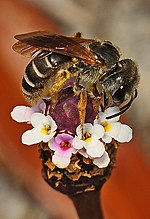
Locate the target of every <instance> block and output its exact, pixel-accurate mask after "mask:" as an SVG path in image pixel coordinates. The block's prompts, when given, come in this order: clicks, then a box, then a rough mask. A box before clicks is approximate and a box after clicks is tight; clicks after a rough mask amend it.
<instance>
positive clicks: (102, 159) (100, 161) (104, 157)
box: [93, 151, 110, 168]
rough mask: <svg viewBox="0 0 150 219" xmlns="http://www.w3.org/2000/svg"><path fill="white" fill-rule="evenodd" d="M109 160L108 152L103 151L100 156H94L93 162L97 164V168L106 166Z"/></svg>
mask: <svg viewBox="0 0 150 219" xmlns="http://www.w3.org/2000/svg"><path fill="white" fill-rule="evenodd" d="M109 162H110V158H109V156H108V153H107V152H106V151H105V152H104V154H103V155H102V156H101V157H98V158H95V159H94V160H93V163H94V164H95V165H96V166H98V167H99V168H104V167H107V166H108V164H109Z"/></svg>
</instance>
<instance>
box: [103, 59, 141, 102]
mask: <svg viewBox="0 0 150 219" xmlns="http://www.w3.org/2000/svg"><path fill="white" fill-rule="evenodd" d="M138 82H139V75H138V70H137V66H136V64H135V62H133V61H132V60H131V59H124V60H121V61H119V62H118V63H117V64H116V65H115V67H114V68H113V69H112V70H111V71H109V72H107V73H106V74H104V75H103V77H102V78H101V83H102V84H103V88H104V91H105V92H106V94H108V95H110V96H111V97H112V98H113V102H114V105H118V106H119V105H120V104H122V103H123V102H124V101H126V100H128V99H129V98H132V96H134V94H135V90H136V87H137V85H138Z"/></svg>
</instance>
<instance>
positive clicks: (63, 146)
mask: <svg viewBox="0 0 150 219" xmlns="http://www.w3.org/2000/svg"><path fill="white" fill-rule="evenodd" d="M60 145H61V148H71V144H70V143H69V142H65V141H62V142H61V143H60Z"/></svg>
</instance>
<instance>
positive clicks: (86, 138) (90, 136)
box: [84, 132, 92, 142]
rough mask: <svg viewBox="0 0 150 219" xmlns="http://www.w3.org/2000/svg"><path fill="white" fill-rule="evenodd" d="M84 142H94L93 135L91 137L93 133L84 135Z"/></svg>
mask: <svg viewBox="0 0 150 219" xmlns="http://www.w3.org/2000/svg"><path fill="white" fill-rule="evenodd" d="M84 141H85V142H90V141H92V135H91V133H89V132H85V133H84Z"/></svg>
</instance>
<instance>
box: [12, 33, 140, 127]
mask: <svg viewBox="0 0 150 219" xmlns="http://www.w3.org/2000/svg"><path fill="white" fill-rule="evenodd" d="M15 38H16V39H17V40H18V42H17V43H15V44H14V46H13V49H14V50H15V51H16V52H18V53H19V54H21V55H24V56H26V57H30V58H32V60H31V61H30V63H29V64H28V66H27V67H26V70H25V73H24V76H23V80H22V91H23V94H24V96H25V98H26V99H27V101H28V102H29V103H31V104H34V103H36V102H37V101H38V100H39V99H44V98H49V99H50V100H51V102H52V103H53V105H55V104H56V103H57V96H58V93H59V92H60V91H61V89H62V88H63V87H64V85H65V84H66V82H67V81H68V80H70V79H74V83H73V91H74V94H75V95H79V103H78V108H79V117H80V123H81V125H83V123H84V120H85V113H86V104H87V96H88V95H90V96H92V98H93V100H94V101H93V107H94V108H95V111H96V110H97V109H98V108H99V107H101V108H102V109H105V108H106V107H107V106H119V107H120V112H119V114H122V113H123V112H124V111H126V110H127V109H128V108H129V107H130V105H131V103H132V101H133V100H134V99H135V98H136V96H137V85H138V82H139V75H138V70H137V66H136V64H135V62H134V61H132V60H131V59H123V60H120V51H119V49H118V47H116V46H114V45H113V44H112V43H111V42H109V41H106V40H104V41H102V40H95V39H85V38H82V36H81V33H79V32H78V33H76V34H75V35H73V36H71V37H68V36H64V35H57V34H50V33H48V32H44V31H37V32H31V33H26V34H21V35H16V36H15ZM117 115H118V114H115V115H112V116H109V118H112V117H115V116H117Z"/></svg>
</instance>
